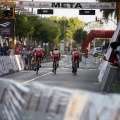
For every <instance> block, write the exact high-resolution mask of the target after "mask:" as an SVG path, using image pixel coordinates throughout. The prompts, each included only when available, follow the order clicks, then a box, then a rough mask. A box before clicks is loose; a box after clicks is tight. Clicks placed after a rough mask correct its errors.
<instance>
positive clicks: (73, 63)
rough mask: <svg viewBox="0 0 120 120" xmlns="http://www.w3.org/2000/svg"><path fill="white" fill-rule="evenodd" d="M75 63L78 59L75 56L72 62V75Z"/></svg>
mask: <svg viewBox="0 0 120 120" xmlns="http://www.w3.org/2000/svg"><path fill="white" fill-rule="evenodd" d="M75 61H76V57H75V56H74V57H73V60H72V73H74V65H75Z"/></svg>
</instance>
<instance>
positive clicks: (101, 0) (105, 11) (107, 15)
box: [96, 0, 120, 19]
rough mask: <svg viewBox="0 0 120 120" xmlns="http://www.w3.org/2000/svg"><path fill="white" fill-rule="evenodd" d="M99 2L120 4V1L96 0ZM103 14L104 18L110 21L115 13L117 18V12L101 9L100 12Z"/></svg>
mask: <svg viewBox="0 0 120 120" xmlns="http://www.w3.org/2000/svg"><path fill="white" fill-rule="evenodd" d="M96 1H98V2H120V1H119V0H96ZM100 11H101V12H103V17H104V18H106V19H108V18H109V16H111V17H112V16H113V13H114V12H115V14H114V18H117V13H116V10H112V9H101V10H100Z"/></svg>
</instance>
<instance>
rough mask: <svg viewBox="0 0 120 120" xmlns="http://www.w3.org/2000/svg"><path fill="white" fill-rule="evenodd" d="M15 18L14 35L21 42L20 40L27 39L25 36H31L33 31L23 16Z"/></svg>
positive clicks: (31, 25)
mask: <svg viewBox="0 0 120 120" xmlns="http://www.w3.org/2000/svg"><path fill="white" fill-rule="evenodd" d="M15 18H16V24H15V33H16V36H19V38H20V41H21V38H25V37H27V35H29V34H31V33H32V32H33V31H34V26H33V24H32V23H31V22H30V21H29V19H28V18H27V17H26V16H25V15H23V14H22V15H16V16H15Z"/></svg>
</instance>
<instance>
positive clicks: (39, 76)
mask: <svg viewBox="0 0 120 120" xmlns="http://www.w3.org/2000/svg"><path fill="white" fill-rule="evenodd" d="M51 73H52V72H49V73H46V74H43V75H41V76H38V77H35V78H33V79H31V80H27V81H25V82H23V83H22V84H26V83H29V82H32V81H34V80H36V79H38V78H41V77H43V76H46V75H49V74H51Z"/></svg>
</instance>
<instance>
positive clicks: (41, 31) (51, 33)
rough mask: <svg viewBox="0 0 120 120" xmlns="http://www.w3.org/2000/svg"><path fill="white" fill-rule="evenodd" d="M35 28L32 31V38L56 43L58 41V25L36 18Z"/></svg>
mask: <svg viewBox="0 0 120 120" xmlns="http://www.w3.org/2000/svg"><path fill="white" fill-rule="evenodd" d="M34 27H35V30H34V32H33V38H34V39H35V40H37V41H39V42H40V41H41V42H51V43H56V42H58V41H59V39H58V38H59V35H60V30H59V27H57V26H55V25H52V24H50V23H48V22H45V21H42V20H38V21H37V22H36V23H35V26H34Z"/></svg>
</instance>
